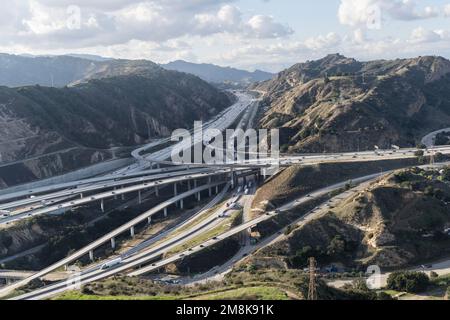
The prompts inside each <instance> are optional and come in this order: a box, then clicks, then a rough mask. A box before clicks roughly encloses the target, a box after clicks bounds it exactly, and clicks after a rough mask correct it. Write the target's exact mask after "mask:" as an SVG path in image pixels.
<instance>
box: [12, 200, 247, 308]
mask: <svg viewBox="0 0 450 320" xmlns="http://www.w3.org/2000/svg"><path fill="white" fill-rule="evenodd" d="M239 197H240V196H239V195H235V197H234V199H233V200H231V201H237V200H238V199H239ZM227 210H229V209H228V207H227V206H226V205H223V206H222V207H221V208H220V209H218V212H221V213H224V212H225V211H227ZM221 220H222V218H219V217H218V215H217V213H213V214H211V215H210V216H209V217H208V218H207V219H205V220H203V221H201V222H200V223H198V224H196V225H194V226H192V227H191V228H189V229H187V230H185V231H183V232H182V233H180V234H177V235H176V236H175V237H171V238H169V239H167V240H166V241H163V242H161V243H158V244H157V245H156V246H154V247H150V248H148V249H147V250H146V251H144V252H141V253H139V254H136V255H133V256H130V257H128V258H125V259H124V260H123V262H122V264H121V265H119V266H118V267H115V268H112V269H109V270H100V269H98V268H96V269H92V270H90V271H89V272H84V273H82V274H81V275H80V277H79V279H77V280H78V281H79V282H78V284H86V283H89V282H92V281H96V280H100V279H103V278H105V277H109V276H111V274H117V273H122V272H124V271H126V270H128V269H130V268H134V267H137V266H139V265H140V264H141V263H143V262H148V261H152V260H154V259H157V258H158V257H160V256H161V255H162V254H163V253H164V252H168V251H170V250H171V249H173V248H176V247H178V246H179V245H181V244H182V243H183V242H185V241H189V240H190V239H193V238H195V237H198V236H199V235H200V234H201V233H202V232H204V231H207V230H210V229H211V228H214V227H215V226H217V225H219V224H220V223H222V221H221ZM174 257H178V255H174ZM170 259H172V258H170ZM71 288H73V287H72V286H71V284H70V283H68V282H67V281H62V282H59V283H56V284H53V285H50V286H47V287H44V288H42V289H39V290H36V291H35V292H32V293H29V294H25V295H22V296H19V297H16V298H14V299H17V300H20V299H27V300H28V299H42V298H44V297H49V296H53V295H55V294H57V293H60V292H63V291H65V290H70V289H71Z"/></svg>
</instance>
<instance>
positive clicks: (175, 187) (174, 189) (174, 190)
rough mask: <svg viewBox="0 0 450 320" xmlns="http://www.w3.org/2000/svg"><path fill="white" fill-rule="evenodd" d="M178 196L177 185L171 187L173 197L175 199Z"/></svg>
mask: <svg viewBox="0 0 450 320" xmlns="http://www.w3.org/2000/svg"><path fill="white" fill-rule="evenodd" d="M177 195H178V190H177V184H176V183H175V184H174V185H173V196H174V197H176V196H177Z"/></svg>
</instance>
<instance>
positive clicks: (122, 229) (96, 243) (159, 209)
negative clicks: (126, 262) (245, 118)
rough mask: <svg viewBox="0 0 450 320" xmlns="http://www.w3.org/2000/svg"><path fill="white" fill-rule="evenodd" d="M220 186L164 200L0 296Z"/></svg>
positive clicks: (203, 187) (209, 185) (8, 288)
mask: <svg viewBox="0 0 450 320" xmlns="http://www.w3.org/2000/svg"><path fill="white" fill-rule="evenodd" d="M221 184H226V182H214V183H211V184H207V185H204V186H200V187H197V188H195V189H192V190H190V191H188V192H185V193H183V194H180V195H178V196H176V197H173V198H171V199H169V200H166V201H164V202H162V203H160V204H158V205H157V206H155V207H154V208H152V209H151V210H149V211H147V212H145V213H143V214H141V215H139V216H138V217H136V218H134V219H132V220H130V221H129V222H127V223H126V224H124V225H122V226H121V227H119V228H117V229H115V230H114V231H111V232H109V233H108V234H106V235H104V236H103V237H101V238H99V239H98V240H96V241H94V242H92V243H91V244H89V245H88V246H86V247H84V248H82V249H80V250H78V251H76V252H75V253H73V254H72V255H70V256H69V257H66V258H64V259H62V260H60V261H58V262H57V263H55V264H53V265H51V266H49V267H47V268H44V269H43V270H41V271H39V272H37V273H35V274H34V275H33V276H32V277H29V278H26V279H24V280H22V281H19V282H17V283H14V284H13V285H11V286H9V287H6V288H3V289H1V290H0V296H4V295H6V294H8V293H9V292H10V291H11V290H14V289H16V288H19V287H21V286H23V285H25V284H27V283H29V282H30V281H32V280H34V279H38V278H40V277H42V276H44V275H46V274H48V273H50V272H52V271H54V270H56V269H58V268H61V267H64V266H66V265H68V264H69V263H70V262H72V261H75V260H77V259H79V258H81V257H83V256H84V255H87V254H89V252H90V251H92V250H94V249H96V248H98V247H100V246H101V245H103V244H105V243H106V242H108V241H110V240H111V239H112V238H115V237H117V236H118V235H120V234H122V233H124V232H127V231H129V230H130V229H131V228H132V227H134V226H136V225H137V224H139V223H141V222H143V221H146V220H147V219H148V218H150V217H152V216H153V215H155V214H158V213H160V212H162V211H163V210H164V209H165V208H167V207H169V206H170V205H173V204H175V203H177V202H179V201H180V200H182V199H184V198H186V197H188V196H191V195H195V194H197V193H198V192H201V191H204V190H207V189H209V188H214V187H215V186H219V185H221Z"/></svg>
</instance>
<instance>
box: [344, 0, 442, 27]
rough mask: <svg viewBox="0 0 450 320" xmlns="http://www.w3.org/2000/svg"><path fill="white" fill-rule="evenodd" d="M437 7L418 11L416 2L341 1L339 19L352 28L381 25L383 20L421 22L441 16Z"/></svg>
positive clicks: (383, 0)
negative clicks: (388, 18) (420, 20)
mask: <svg viewBox="0 0 450 320" xmlns="http://www.w3.org/2000/svg"><path fill="white" fill-rule="evenodd" d="M439 14H440V11H439V8H437V7H432V6H426V7H425V8H422V9H418V6H417V3H416V1H414V0H341V3H340V6H339V10H338V17H339V21H340V22H341V23H342V24H345V25H349V26H352V27H362V26H370V25H371V24H374V23H380V22H381V21H374V20H381V18H387V17H390V18H392V19H395V20H403V21H409V20H419V19H428V18H434V17H437V16H439Z"/></svg>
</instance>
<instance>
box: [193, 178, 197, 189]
mask: <svg viewBox="0 0 450 320" xmlns="http://www.w3.org/2000/svg"><path fill="white" fill-rule="evenodd" d="M195 188H197V180H194V189H195Z"/></svg>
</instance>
